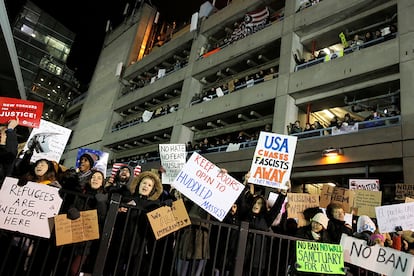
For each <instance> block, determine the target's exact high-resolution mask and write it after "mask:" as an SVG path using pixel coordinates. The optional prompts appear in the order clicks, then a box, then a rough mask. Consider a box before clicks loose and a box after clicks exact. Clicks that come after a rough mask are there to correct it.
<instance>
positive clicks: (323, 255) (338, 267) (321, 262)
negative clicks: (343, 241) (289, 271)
mask: <svg viewBox="0 0 414 276" xmlns="http://www.w3.org/2000/svg"><path fill="white" fill-rule="evenodd" d="M296 264H297V270H298V271H304V272H314V273H324V274H342V275H344V274H345V270H344V254H343V251H342V246H341V245H339V244H328V243H319V242H307V241H299V240H298V241H296Z"/></svg>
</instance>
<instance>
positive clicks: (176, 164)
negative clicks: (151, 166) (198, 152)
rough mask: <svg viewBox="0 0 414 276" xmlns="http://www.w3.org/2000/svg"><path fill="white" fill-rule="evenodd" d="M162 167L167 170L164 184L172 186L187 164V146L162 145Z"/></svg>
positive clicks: (160, 146)
mask: <svg viewBox="0 0 414 276" xmlns="http://www.w3.org/2000/svg"><path fill="white" fill-rule="evenodd" d="M159 149H160V159H161V166H163V168H164V169H165V172H164V173H163V174H162V183H164V184H171V183H172V182H173V181H174V179H175V178H176V177H177V175H178V173H179V172H180V171H181V168H182V167H183V166H184V164H185V158H186V157H187V154H186V151H185V144H160V145H159Z"/></svg>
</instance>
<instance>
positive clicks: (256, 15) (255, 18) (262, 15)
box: [244, 7, 270, 24]
mask: <svg viewBox="0 0 414 276" xmlns="http://www.w3.org/2000/svg"><path fill="white" fill-rule="evenodd" d="M269 15H270V13H269V9H268V8H267V7H266V8H264V9H263V10H260V11H254V12H248V13H246V15H245V16H244V21H245V22H246V23H247V24H258V23H261V22H263V21H267V19H268V18H269Z"/></svg>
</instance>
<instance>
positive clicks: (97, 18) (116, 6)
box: [5, 0, 220, 92]
mask: <svg viewBox="0 0 414 276" xmlns="http://www.w3.org/2000/svg"><path fill="white" fill-rule="evenodd" d="M24 2H25V0H6V1H5V3H6V7H7V9H8V12H9V14H10V13H11V14H12V15H13V14H17V12H18V10H19V9H20V7H21V5H22V4H24ZM32 2H33V3H35V4H36V5H37V6H39V7H40V8H41V9H43V10H44V11H46V12H47V13H48V14H49V15H51V16H53V17H55V18H56V19H57V20H58V21H60V22H61V23H62V24H63V25H64V26H66V27H67V28H68V29H70V30H71V31H73V32H75V33H76V38H75V41H74V44H73V46H72V50H71V53H70V55H69V58H68V61H67V65H68V67H69V68H71V69H73V70H75V72H76V73H75V76H76V78H77V79H78V80H79V81H80V82H81V84H82V88H81V90H83V91H82V92H84V90H86V88H87V86H88V84H89V82H90V80H91V78H92V74H93V71H94V69H95V66H96V63H97V60H98V57H99V53H100V50H101V47H102V44H103V41H104V37H105V27H106V22H107V20H108V19H109V20H111V22H112V25H113V26H116V25H118V24H119V23H121V22H122V20H123V18H122V13H123V11H124V8H125V6H126V3H127V2H128V3H130V8H131V7H132V6H133V5H135V2H136V1H135V0H82V1H81V0H71V1H67V2H65V4H64V3H63V2H62V1H57V0H32ZM147 2H148V3H152V5H154V6H156V7H158V10H159V11H160V14H161V18H164V19H165V20H167V21H169V22H172V21H176V22H177V23H178V24H177V25H179V23H182V22H189V21H190V19H191V15H192V14H193V13H194V12H197V11H198V10H199V7H200V5H201V4H202V3H204V2H205V0H175V1H174V0H152V1H149V0H147ZM217 2H220V1H217ZM138 5H139V2H138ZM10 21H11V22H12V21H13V20H12V19H10Z"/></svg>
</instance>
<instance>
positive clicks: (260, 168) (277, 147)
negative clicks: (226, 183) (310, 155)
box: [249, 131, 298, 188]
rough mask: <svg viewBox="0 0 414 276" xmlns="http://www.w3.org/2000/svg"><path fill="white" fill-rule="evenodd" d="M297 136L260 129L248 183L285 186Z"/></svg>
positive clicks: (291, 164)
mask: <svg viewBox="0 0 414 276" xmlns="http://www.w3.org/2000/svg"><path fill="white" fill-rule="evenodd" d="M297 140H298V137H296V136H287V135H281V134H276V133H271V132H264V131H261V132H260V135H259V140H258V141H257V145H256V150H255V152H254V156H253V162H252V166H251V168H250V178H249V183H253V184H257V185H262V186H268V187H272V188H286V186H285V183H286V181H288V180H289V179H290V173H291V171H292V166H293V158H294V156H295V151H296V142H297Z"/></svg>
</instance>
